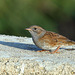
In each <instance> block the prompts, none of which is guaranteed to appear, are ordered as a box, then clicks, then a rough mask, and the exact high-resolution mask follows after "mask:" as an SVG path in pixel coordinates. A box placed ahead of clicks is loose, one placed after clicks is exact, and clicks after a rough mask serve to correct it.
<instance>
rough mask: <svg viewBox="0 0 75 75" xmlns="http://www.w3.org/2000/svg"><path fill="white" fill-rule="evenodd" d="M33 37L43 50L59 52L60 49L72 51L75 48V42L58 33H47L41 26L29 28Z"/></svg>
mask: <svg viewBox="0 0 75 75" xmlns="http://www.w3.org/2000/svg"><path fill="white" fill-rule="evenodd" d="M26 30H29V32H30V33H31V35H32V39H33V41H34V43H35V44H36V46H38V47H39V48H41V49H43V50H53V49H56V50H55V51H54V52H52V53H55V52H57V50H58V49H59V48H65V49H72V48H75V42H74V41H71V40H69V39H68V38H66V37H64V36H62V35H59V34H57V33H54V32H51V31H46V30H44V29H43V28H41V27H40V26H36V25H35V26H31V27H29V28H27V29H26Z"/></svg>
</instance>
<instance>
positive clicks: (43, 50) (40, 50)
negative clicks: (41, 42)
mask: <svg viewBox="0 0 75 75" xmlns="http://www.w3.org/2000/svg"><path fill="white" fill-rule="evenodd" d="M44 51H49V50H39V51H37V52H44Z"/></svg>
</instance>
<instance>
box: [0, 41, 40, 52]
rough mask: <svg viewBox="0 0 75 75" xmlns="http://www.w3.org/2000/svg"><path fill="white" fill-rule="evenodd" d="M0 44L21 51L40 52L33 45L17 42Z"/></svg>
mask: <svg viewBox="0 0 75 75" xmlns="http://www.w3.org/2000/svg"><path fill="white" fill-rule="evenodd" d="M0 44H2V45H6V46H10V47H15V48H19V49H23V50H31V51H33V50H34V51H37V50H41V49H39V48H38V47H37V46H35V45H33V44H25V43H17V42H4V41H0Z"/></svg>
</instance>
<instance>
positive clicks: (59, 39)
mask: <svg viewBox="0 0 75 75" xmlns="http://www.w3.org/2000/svg"><path fill="white" fill-rule="evenodd" d="M44 36H45V38H50V39H51V42H54V43H59V44H69V45H71V44H75V42H74V41H71V40H69V39H68V38H66V37H64V36H62V35H59V34H57V33H54V32H49V31H47V32H46V34H45V35H44Z"/></svg>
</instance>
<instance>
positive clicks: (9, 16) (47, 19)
mask: <svg viewBox="0 0 75 75" xmlns="http://www.w3.org/2000/svg"><path fill="white" fill-rule="evenodd" d="M31 25H39V26H41V27H43V28H44V29H46V30H50V31H53V32H57V33H60V34H62V35H64V36H66V37H68V38H70V39H72V40H75V0H0V34H6V35H17V36H30V33H29V32H28V31H26V30H24V29H25V28H27V27H29V26H31Z"/></svg>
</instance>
